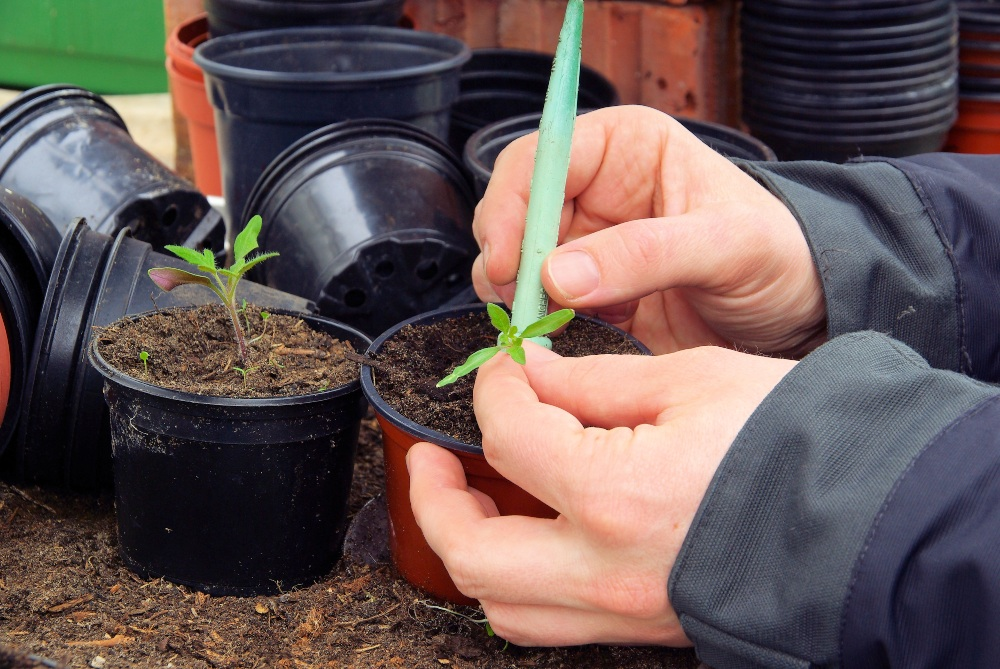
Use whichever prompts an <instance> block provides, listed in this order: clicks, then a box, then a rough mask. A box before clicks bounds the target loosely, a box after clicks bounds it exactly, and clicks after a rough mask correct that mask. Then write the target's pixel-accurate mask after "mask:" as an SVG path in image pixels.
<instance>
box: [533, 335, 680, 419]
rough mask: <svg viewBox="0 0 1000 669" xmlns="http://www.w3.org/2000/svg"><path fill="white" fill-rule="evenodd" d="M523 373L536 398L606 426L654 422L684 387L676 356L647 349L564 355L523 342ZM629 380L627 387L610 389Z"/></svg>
mask: <svg viewBox="0 0 1000 669" xmlns="http://www.w3.org/2000/svg"><path fill="white" fill-rule="evenodd" d="M525 352H526V354H527V359H528V364H527V365H525V366H524V373H525V375H526V377H527V380H528V383H529V384H530V386H531V389H532V390H533V391H534V393H535V395H536V397H537V398H538V401H540V402H543V403H545V404H548V405H552V406H555V407H559V408H560V409H563V410H565V411H567V412H568V413H570V414H572V415H573V416H574V417H575V418H576V419H577V420H579V421H580V422H581V423H582V424H584V425H593V426H597V427H602V428H607V429H610V428H615V427H629V428H634V427H636V426H638V425H642V424H649V425H656V424H658V423H659V422H660V419H661V415H662V413H663V412H664V410H665V408H667V407H670V406H671V405H672V404H673V402H674V400H673V399H672V397H673V395H674V391H675V389H677V388H679V387H680V384H679V383H678V379H677V378H676V376H675V374H673V373H672V371H671V370H672V367H673V365H672V364H671V363H672V362H673V359H671V358H668V357H664V356H656V357H654V356H645V355H593V356H586V357H582V358H570V357H562V356H559V355H556V354H555V353H552V352H551V351H548V350H546V349H544V348H542V347H540V346H537V345H535V344H533V343H531V342H528V343H526V344H525ZM625 379H627V380H628V392H617V391H613V390H610V389H613V388H615V387H616V386H620V384H621V383H622V381H623V380H625Z"/></svg>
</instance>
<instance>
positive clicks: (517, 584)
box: [407, 444, 595, 608]
mask: <svg viewBox="0 0 1000 669" xmlns="http://www.w3.org/2000/svg"><path fill="white" fill-rule="evenodd" d="M407 466H408V468H409V472H410V504H411V507H412V509H413V515H414V517H415V518H416V520H417V524H418V525H419V526H420V529H421V531H422V532H423V534H424V538H425V539H426V540H427V543H428V545H429V546H430V547H431V549H432V550H433V551H434V552H435V553H436V554H437V555H438V556H440V557H441V559H442V561H443V562H444V564H445V567H446V568H447V569H448V573H449V574H450V575H451V577H452V580H454V582H455V585H456V586H457V587H458V588H459V590H460V591H461V592H463V593H464V594H465V595H467V596H469V597H473V598H476V599H479V598H488V599H502V600H504V601H518V602H525V603H528V604H532V605H539V606H548V605H552V604H554V603H556V602H565V601H570V602H572V603H573V604H574V605H575V606H577V607H578V608H585V607H587V606H588V603H586V602H584V601H582V600H577V599H574V598H573V597H572V596H567V594H566V591H567V590H575V591H576V590H579V591H587V589H588V584H592V583H593V582H594V581H595V578H594V575H593V574H592V573H590V572H589V570H588V569H587V568H586V566H585V565H584V564H583V563H582V561H581V560H579V559H577V557H576V556H577V555H578V554H579V553H580V551H579V550H578V549H576V548H573V547H572V546H573V544H574V542H575V539H574V537H573V536H572V533H571V532H570V531H569V529H568V528H567V525H566V523H565V521H560V520H558V519H557V520H548V519H540V518H527V517H524V516H497V515H496V513H495V509H496V507H495V505H494V506H492V507H491V508H492V512H491V511H490V510H487V509H486V507H485V506H484V505H483V501H482V498H483V497H485V496H484V495H482V493H478V491H472V490H470V489H469V488H468V487H467V484H466V479H465V475H464V473H463V472H462V467H461V464H460V463H459V462H458V459H457V458H455V456H454V455H452V454H450V453H448V452H447V451H445V450H444V449H441V448H438V447H435V446H431V445H430V444H418V445H415V446H414V447H413V448H411V449H410V452H409V454H408V457H407ZM477 493H478V496H477ZM490 502H491V504H492V500H491V501H490Z"/></svg>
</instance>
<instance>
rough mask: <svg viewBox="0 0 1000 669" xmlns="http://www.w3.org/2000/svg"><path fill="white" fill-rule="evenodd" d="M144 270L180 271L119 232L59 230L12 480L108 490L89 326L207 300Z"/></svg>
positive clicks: (268, 303) (282, 300)
mask: <svg viewBox="0 0 1000 669" xmlns="http://www.w3.org/2000/svg"><path fill="white" fill-rule="evenodd" d="M152 267H176V268H180V269H188V268H189V266H187V265H186V264H185V263H184V262H183V261H182V260H180V259H179V258H177V257H175V256H172V255H166V254H161V253H158V252H156V251H154V250H153V248H152V247H151V246H150V245H149V244H148V243H146V242H142V241H139V240H137V239H132V238H131V237H130V236H129V234H128V230H121V231H119V232H118V233H117V234H116V235H115V236H114V237H112V236H110V235H105V234H103V233H100V232H97V231H95V230H93V229H91V228H90V227H88V226H87V224H86V222H85V221H83V220H82V219H81V220H78V221H77V222H76V223H75V225H74V226H72V227H71V228H70V229H69V230H67V232H66V233H65V234H64V236H63V239H62V243H61V245H60V246H59V250H58V255H57V257H56V259H55V263H54V267H53V270H52V277H51V280H50V281H49V283H48V289H47V290H46V292H45V298H44V302H43V303H42V306H41V313H40V316H39V319H38V331H37V335H36V337H35V340H34V342H33V347H32V349H31V356H30V360H31V362H30V364H29V366H28V369H29V370H31V371H30V373H29V374H28V378H27V389H26V393H25V394H26V400H25V401H24V402H23V405H22V409H21V416H20V423H19V426H18V431H17V433H18V435H17V447H16V449H14V450H15V473H16V474H17V476H18V477H19V478H21V479H24V480H27V481H31V482H35V483H45V484H52V485H57V486H62V487H66V488H71V489H75V490H96V489H100V488H107V487H110V485H111V482H112V476H111V439H110V436H109V423H108V413H107V409H106V407H105V404H104V399H103V397H102V396H101V387H102V377H101V375H100V374H99V373H98V372H97V371H96V370H94V369H93V367H92V366H91V365H89V364H88V363H87V359H86V356H87V345H88V343H89V341H90V338H91V337H92V335H93V329H94V328H95V327H100V326H105V325H108V324H110V323H112V322H114V321H116V320H118V319H120V318H123V317H125V316H129V315H134V314H139V313H142V312H145V311H149V310H151V309H154V308H166V307H178V306H188V305H198V304H206V303H210V302H214V301H216V300H217V298H216V297H215V295H214V294H213V293H212V292H211V291H209V290H208V289H207V288H204V287H200V286H194V285H186V286H180V287H178V288H175V289H174V290H173V291H171V292H169V293H164V292H162V291H161V290H160V289H159V288H157V287H156V285H155V284H154V283H153V282H152V280H151V279H149V277H148V275H147V271H148V270H149V269H150V268H152ZM238 297H239V299H246V300H247V301H248V302H251V303H254V304H257V305H260V306H262V307H272V308H275V309H285V310H288V311H296V312H300V311H311V310H312V306H313V305H312V304H311V303H310V302H309V301H308V300H305V299H302V298H300V297H296V296H294V295H289V294H287V293H282V292H280V291H276V290H273V289H271V288H267V287H266V286H261V285H259V284H255V283H253V282H251V281H242V282H241V283H240V292H239V293H238Z"/></svg>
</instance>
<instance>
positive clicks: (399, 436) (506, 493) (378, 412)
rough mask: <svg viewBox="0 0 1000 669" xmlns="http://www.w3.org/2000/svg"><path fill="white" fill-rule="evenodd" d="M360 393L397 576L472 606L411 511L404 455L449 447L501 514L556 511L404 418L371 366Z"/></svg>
mask: <svg viewBox="0 0 1000 669" xmlns="http://www.w3.org/2000/svg"><path fill="white" fill-rule="evenodd" d="M484 309H485V305H480V306H479V307H473V306H466V307H455V308H452V309H439V310H437V311H433V312H428V313H426V314H421V315H418V316H415V317H413V318H411V319H408V320H406V321H403V322H402V323H400V324H398V325H396V326H395V327H393V328H391V329H390V330H388V331H387V332H386V333H384V334H382V335H381V336H380V337H379V338H378V339H376V340H375V342H374V343H373V344H372V346H371V348H369V349H368V350H369V353H372V352H376V351H378V349H379V348H380V347H381V346H382V344H383V343H384V342H385V341H386V340H387V339H389V338H390V337H391V336H392V335H393V334H394V333H396V332H398V331H399V329H400V328H402V327H404V326H406V325H408V324H411V323H418V322H424V323H427V322H433V321H434V320H440V319H444V318H449V317H453V316H457V315H462V314H465V313H468V312H470V311H473V310H484ZM361 389H362V391H363V392H364V394H365V397H366V398H367V399H368V403H369V404H370V405H371V407H372V409H373V410H374V411H375V417H376V419H377V420H378V424H379V427H381V429H382V453H383V456H384V458H385V496H386V506H387V508H388V512H389V550H390V552H391V554H392V561H393V563H394V564H395V565H396V569H397V570H398V571H399V573H400V575H402V576H403V578H405V579H406V580H407V581H408V582H410V583H411V584H412V585H414V586H416V587H417V588H419V589H420V590H423V591H424V592H427V593H429V594H431V595H433V596H435V597H437V598H439V599H442V600H445V601H447V602H451V603H454V604H464V605H475V604H476V603H477V602H476V600H474V599H471V598H469V597H467V596H466V595H464V594H462V593H461V592H460V591H459V589H458V588H457V587H456V586H455V583H454V581H452V579H451V576H450V575H449V574H448V571H447V569H445V566H444V563H443V562H442V561H441V558H439V557H438V556H437V554H435V553H434V551H432V550H431V547H430V546H429V545H428V544H427V540H426V539H424V535H423V532H421V530H420V527H419V526H418V525H417V521H416V519H415V518H414V517H413V511H412V509H411V508H410V475H409V473H408V472H407V470H406V453H407V451H409V450H410V448H411V447H412V446H413V445H414V444H415V443H417V442H419V441H428V442H431V443H433V444H437V445H438V446H442V447H444V448H447V449H448V450H450V451H451V452H452V453H454V454H455V455H456V456H457V457H458V459H459V460H460V461H461V463H462V468H463V469H464V470H465V476H466V478H467V479H468V482H469V485H470V486H471V487H473V488H476V489H477V490H480V491H482V492H484V493H486V494H487V495H489V496H490V497H491V498H492V499H493V501H494V502H496V505H497V509H498V510H499V511H500V514H501V515H504V516H508V515H518V516H532V517H536V518H555V517H556V515H557V514H556V512H555V511H554V510H553V509H552V508H550V507H549V506H547V505H545V504H543V503H542V502H540V501H539V500H538V499H536V498H535V497H533V496H532V495H530V494H528V493H527V492H525V491H524V490H523V489H521V488H520V487H518V486H516V485H514V484H513V483H511V482H510V481H508V480H507V479H505V478H504V477H502V476H501V475H500V474H499V473H497V471H496V470H495V469H493V467H492V466H490V465H489V463H487V462H486V458H485V457H484V456H483V452H482V449H481V448H479V447H476V446H471V445H469V444H463V443H461V442H458V441H456V440H455V439H452V438H451V437H448V436H447V435H444V434H442V433H440V432H436V431H434V430H431V429H428V428H426V427H424V426H422V425H419V424H418V423H416V422H414V421H412V420H410V419H408V418H406V417H405V416H403V415H402V414H400V413H399V412H397V411H396V410H395V409H393V408H392V407H391V406H389V404H388V403H387V402H386V401H385V400H384V399H382V398H381V396H379V394H378V391H377V390H376V389H375V383H374V378H373V376H372V368H371V367H369V366H367V365H366V366H363V367H362V371H361Z"/></svg>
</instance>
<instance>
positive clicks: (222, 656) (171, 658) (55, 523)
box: [0, 418, 698, 669]
mask: <svg viewBox="0 0 1000 669" xmlns="http://www.w3.org/2000/svg"><path fill="white" fill-rule="evenodd" d="M378 439H379V435H378V427H377V426H376V424H375V422H374V420H373V419H371V418H369V419H366V421H365V423H364V426H363V428H362V435H361V443H360V444H359V455H358V459H357V464H356V468H355V477H354V485H353V489H352V496H351V507H350V512H351V514H352V517H353V518H354V519H356V520H358V522H356V523H354V524H353V526H352V529H353V530H359V529H360V530H364V529H365V527H367V524H366V523H362V522H361V520H359V518H360V519H368V518H377V517H378V513H377V511H378V508H379V499H380V498H379V495H380V493H381V491H382V455H381V447H380V445H379V441H378ZM373 500H374V501H373ZM373 527H377V525H373ZM364 536H365V532H363V531H361V532H355V533H353V534H352V536H350V537H349V546H348V552H347V555H346V556H345V558H344V559H343V560H341V561H340V563H338V565H337V567H336V568H335V569H334V571H333V572H332V573H331V574H330V575H329V576H328V577H327V578H326V579H325V580H323V581H321V582H319V583H316V584H314V585H312V586H310V587H305V588H301V589H293V590H290V591H289V592H286V593H283V594H281V595H277V596H272V597H248V598H239V597H208V596H206V595H204V594H202V593H198V592H192V591H191V590H189V589H187V588H185V587H182V586H177V585H174V584H172V583H169V582H167V581H164V580H159V579H158V580H151V581H147V580H143V579H140V578H139V577H137V576H135V575H134V574H133V573H131V572H130V571H129V570H128V569H126V568H125V567H124V566H123V565H122V562H121V559H120V558H119V555H118V542H117V538H116V536H115V519H114V508H113V503H112V498H111V495H110V494H102V495H79V494H66V493H60V492H58V491H54V490H47V489H42V488H37V487H29V486H23V485H18V484H16V483H12V482H11V481H10V480H9V477H4V480H0V669H5V668H6V667H12V666H14V667H21V666H33V665H25V664H23V663H22V664H18V663H17V662H16V661H11V658H12V657H13V656H14V655H16V654H33V655H35V656H38V657H40V658H43V659H46V660H49V662H48V663H46V664H38V665H37V666H65V667H74V668H77V667H79V668H87V667H90V668H92V669H118V668H135V669H152V668H154V667H155V668H157V669H167V668H177V669H181V668H183V669H207V668H210V667H230V668H243V667H247V668H261V669H263V668H265V667H268V668H270V667H279V668H288V669H309V668H311V667H316V668H320V667H322V668H332V667H389V668H394V667H437V668H439V669H440V668H441V667H455V668H459V667H484V668H490V669H492V668H501V667H539V668H556V667H560V668H561V667H566V668H569V667H573V668H582V669H595V668H598V667H630V668H635V669H642V668H647V667H648V668H653V667H660V668H677V669H688V668H691V669H693V668H695V667H697V666H698V662H697V660H696V658H695V656H694V654H693V652H691V651H688V650H681V651H674V650H669V649H655V648H628V647H608V646H583V647H574V648H564V649H551V648H540V649H528V648H519V647H515V646H507V645H505V643H504V641H502V640H500V639H498V638H496V637H490V636H488V635H487V633H486V631H485V626H484V625H483V624H482V623H481V622H475V621H477V620H481V619H482V611H481V610H480V609H477V608H466V607H454V606H450V605H446V604H444V603H443V602H440V601H435V600H432V599H429V598H428V597H427V596H426V595H424V594H422V593H421V592H419V591H417V590H415V589H413V588H412V587H410V586H409V585H408V584H407V583H406V582H405V581H403V580H402V579H401V578H400V577H399V575H398V574H397V573H396V572H395V571H394V569H393V567H392V565H391V562H390V561H389V560H388V556H387V552H386V549H385V539H384V533H380V532H378V531H376V532H374V533H370V536H368V538H367V540H363V539H362V537H364Z"/></svg>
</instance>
